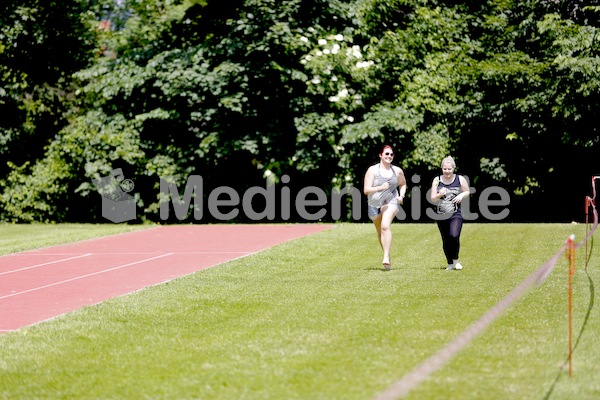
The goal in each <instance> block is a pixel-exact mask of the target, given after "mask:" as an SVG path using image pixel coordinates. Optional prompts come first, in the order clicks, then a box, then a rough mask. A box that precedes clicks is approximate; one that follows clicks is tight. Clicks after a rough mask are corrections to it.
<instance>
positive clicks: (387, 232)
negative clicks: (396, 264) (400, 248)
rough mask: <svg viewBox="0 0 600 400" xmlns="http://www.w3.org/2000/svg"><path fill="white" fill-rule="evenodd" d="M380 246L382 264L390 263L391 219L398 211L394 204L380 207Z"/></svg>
mask: <svg viewBox="0 0 600 400" xmlns="http://www.w3.org/2000/svg"><path fill="white" fill-rule="evenodd" d="M381 211H382V213H381V230H380V235H381V240H380V243H381V247H382V249H383V264H384V265H385V264H387V265H388V266H389V265H390V251H391V248H392V229H391V227H392V221H393V220H394V217H395V216H396V213H397V212H398V208H397V207H395V206H384V207H383V208H382V209H381Z"/></svg>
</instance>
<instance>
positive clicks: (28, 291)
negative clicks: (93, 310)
mask: <svg viewBox="0 0 600 400" xmlns="http://www.w3.org/2000/svg"><path fill="white" fill-rule="evenodd" d="M173 254H175V253H166V254H161V255H159V256H156V257H151V258H146V259H144V260H140V261H135V262H132V263H128V264H123V265H118V266H116V267H113V268H109V269H105V270H102V271H97V272H93V273H91V274H86V275H81V276H76V277H75V278H71V279H65V280H64V281H60V282H55V283H51V284H49V285H44V286H40V287H36V288H33V289H28V290H23V291H22V292H16V293H11V294H8V295H6V296H0V300H2V299H6V298H9V297H14V296H18V295H21V294H25V293H30V292H35V291H36V290H41V289H47V288H49V287H52V286H58V285H62V284H63V283H68V282H72V281H76V280H78V279H83V278H89V277H90V276H94V275H100V274H103V273H105V272H110V271H115V270H117V269H121V268H125V267H130V266H132V265H135V264H141V263H144V262H147V261H152V260H156V259H158V258H163V257H168V256H171V255H173Z"/></svg>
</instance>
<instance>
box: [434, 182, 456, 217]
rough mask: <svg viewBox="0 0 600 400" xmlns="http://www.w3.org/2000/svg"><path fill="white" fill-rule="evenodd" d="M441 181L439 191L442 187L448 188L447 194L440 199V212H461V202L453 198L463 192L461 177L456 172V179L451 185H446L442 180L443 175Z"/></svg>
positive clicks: (438, 207)
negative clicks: (455, 201)
mask: <svg viewBox="0 0 600 400" xmlns="http://www.w3.org/2000/svg"><path fill="white" fill-rule="evenodd" d="M439 179H440V183H438V187H437V188H438V191H439V190H440V189H441V188H446V190H447V191H446V194H445V195H444V197H442V198H441V199H440V201H439V202H438V206H437V212H438V214H447V213H457V212H458V213H460V203H458V204H456V203H453V202H452V200H453V199H454V198H455V197H456V196H458V195H459V194H460V192H461V189H460V179H459V178H458V174H454V180H453V181H452V183H450V184H449V185H446V184H445V183H444V182H442V177H441V176H440V178H439Z"/></svg>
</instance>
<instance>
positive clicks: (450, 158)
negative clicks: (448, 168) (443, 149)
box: [440, 156, 456, 169]
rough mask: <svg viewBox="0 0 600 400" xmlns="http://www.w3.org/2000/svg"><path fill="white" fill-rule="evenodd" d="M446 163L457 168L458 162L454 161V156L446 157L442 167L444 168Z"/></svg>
mask: <svg viewBox="0 0 600 400" xmlns="http://www.w3.org/2000/svg"><path fill="white" fill-rule="evenodd" d="M446 163H450V164H452V168H455V169H456V163H455V162H454V158H452V156H448V157H446V158H444V159H443V160H442V164H441V165H440V167H441V168H444V164H446Z"/></svg>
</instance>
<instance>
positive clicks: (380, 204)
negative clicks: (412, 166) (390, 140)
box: [363, 145, 406, 270]
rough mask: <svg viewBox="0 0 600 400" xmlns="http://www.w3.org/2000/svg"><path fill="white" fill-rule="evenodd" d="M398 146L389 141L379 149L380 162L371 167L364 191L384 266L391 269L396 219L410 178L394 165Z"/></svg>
mask: <svg viewBox="0 0 600 400" xmlns="http://www.w3.org/2000/svg"><path fill="white" fill-rule="evenodd" d="M393 160H394V149H393V148H392V146H389V145H385V146H383V148H382V149H381V152H380V153H379V163H378V164H375V165H372V166H370V167H369V169H367V172H366V173H365V178H364V188H363V192H364V194H365V195H366V196H367V199H368V214H369V218H370V219H371V220H372V221H373V223H374V224H375V229H376V230H377V239H378V240H379V244H380V245H381V248H382V249H383V262H382V264H383V266H384V268H385V269H387V270H390V269H391V268H392V264H391V261H390V249H391V247H392V231H391V229H390V227H391V224H392V221H393V219H394V217H395V216H396V214H397V213H398V209H399V207H400V205H401V204H402V203H403V201H404V195H405V194H406V178H405V177H404V171H402V168H400V167H398V166H395V165H392V161H393Z"/></svg>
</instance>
